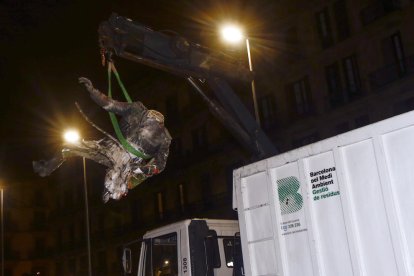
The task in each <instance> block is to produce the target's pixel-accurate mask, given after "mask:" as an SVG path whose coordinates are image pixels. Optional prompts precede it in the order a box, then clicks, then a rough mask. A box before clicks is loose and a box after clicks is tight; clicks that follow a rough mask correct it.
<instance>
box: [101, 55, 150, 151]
mask: <svg viewBox="0 0 414 276" xmlns="http://www.w3.org/2000/svg"><path fill="white" fill-rule="evenodd" d="M112 71H113V72H114V75H115V77H116V79H117V80H118V84H119V86H120V87H121V90H122V92H123V93H124V96H125V99H126V100H127V102H128V103H132V100H131V97H129V95H128V92H127V90H126V89H125V87H124V85H123V83H122V81H121V78H120V77H119V74H118V72H117V71H116V69H115V66H114V64H113V63H112V62H108V97H109V98H111V99H112V89H111V86H112V85H111V72H112ZM109 118H110V119H111V122H112V126H113V127H114V130H115V134H116V137H118V140H119V142H120V143H121V144H122V146H123V147H124V148H125V149H126V150H127V151H129V152H130V153H132V154H133V155H135V156H137V157H140V158H143V159H150V158H151V157H150V156H148V155H145V154H143V153H142V152H140V151H139V150H137V149H136V148H134V147H133V146H132V145H131V144H130V143H129V142H128V141H127V139H125V137H124V135H123V134H122V131H121V128H120V127H119V123H118V119H117V118H116V115H115V114H114V113H113V112H109Z"/></svg>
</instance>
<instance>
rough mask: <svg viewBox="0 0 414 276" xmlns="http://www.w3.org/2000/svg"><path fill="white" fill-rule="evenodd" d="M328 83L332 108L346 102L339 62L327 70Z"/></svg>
mask: <svg viewBox="0 0 414 276" xmlns="http://www.w3.org/2000/svg"><path fill="white" fill-rule="evenodd" d="M325 73H326V81H327V83H328V91H329V102H330V104H331V106H332V107H336V106H339V105H341V104H343V103H344V102H345V98H344V96H345V95H344V94H343V89H342V81H341V74H340V72H339V65H338V62H335V63H333V64H331V65H329V66H327V67H326V68H325Z"/></svg>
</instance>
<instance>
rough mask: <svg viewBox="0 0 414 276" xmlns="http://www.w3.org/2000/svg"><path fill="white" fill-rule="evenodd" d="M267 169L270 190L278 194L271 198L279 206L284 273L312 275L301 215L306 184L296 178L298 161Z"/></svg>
mask: <svg viewBox="0 0 414 276" xmlns="http://www.w3.org/2000/svg"><path fill="white" fill-rule="evenodd" d="M270 172H271V173H270V175H271V179H272V186H273V189H275V190H276V191H277V194H278V197H279V198H276V199H275V202H276V203H275V204H279V206H280V214H279V216H280V217H281V222H280V225H279V227H280V233H281V236H282V240H283V241H284V242H283V243H282V244H281V247H282V248H283V249H282V250H283V251H284V252H285V257H284V258H283V259H284V263H285V264H286V269H285V271H286V273H285V275H289V276H307V275H313V266H312V258H311V251H310V244H309V238H308V231H307V230H308V229H307V222H306V214H305V197H306V187H305V184H304V183H303V180H301V179H300V176H299V168H298V163H297V162H294V163H290V164H287V165H284V166H281V167H278V168H274V169H271V170H270ZM275 211H276V210H275ZM282 256H283V254H282Z"/></svg>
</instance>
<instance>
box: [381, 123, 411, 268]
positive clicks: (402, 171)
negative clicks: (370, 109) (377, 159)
mask: <svg viewBox="0 0 414 276" xmlns="http://www.w3.org/2000/svg"><path fill="white" fill-rule="evenodd" d="M383 145H384V152H385V156H386V163H387V168H388V173H389V176H390V181H391V189H392V191H393V198H394V202H395V206H396V209H397V216H398V220H399V224H400V227H399V228H400V229H401V232H402V237H403V239H404V241H403V244H404V246H405V251H406V252H405V254H406V255H407V256H406V258H405V259H406V263H407V266H408V269H409V271H410V275H412V274H414V215H413V210H414V196H413V195H414V127H413V126H410V127H407V128H403V129H400V130H396V131H394V132H390V133H388V134H386V135H383Z"/></svg>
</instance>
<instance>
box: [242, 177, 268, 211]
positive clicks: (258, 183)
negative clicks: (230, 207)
mask: <svg viewBox="0 0 414 276" xmlns="http://www.w3.org/2000/svg"><path fill="white" fill-rule="evenodd" d="M241 192H242V196H243V206H244V208H243V209H248V208H251V207H255V206H260V205H263V204H267V203H268V202H269V195H268V193H267V177H266V173H265V172H259V173H257V174H254V175H251V176H247V177H244V178H243V179H242V189H241Z"/></svg>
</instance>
